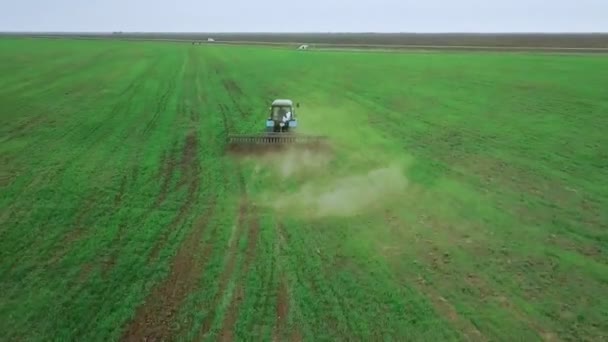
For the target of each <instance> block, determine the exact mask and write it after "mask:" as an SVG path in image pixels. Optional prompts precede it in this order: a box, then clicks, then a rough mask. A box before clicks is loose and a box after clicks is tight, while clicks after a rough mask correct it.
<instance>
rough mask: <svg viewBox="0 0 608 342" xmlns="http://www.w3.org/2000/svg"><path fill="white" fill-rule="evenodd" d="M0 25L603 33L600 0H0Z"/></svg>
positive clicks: (604, 2) (604, 7)
mask: <svg viewBox="0 0 608 342" xmlns="http://www.w3.org/2000/svg"><path fill="white" fill-rule="evenodd" d="M0 31H93V32H94V31H140V32H146V31H154V32H160V31H163V32H226V31H227V32H261V31H264V32H271V31H272V32H298V31H300V32H302V31H306V32H346V31H349V32H360V31H365V32H371V31H373V32H590V31H592V32H608V0H485V1H484V0H425V1H419V0H300V1H298V2H296V1H288V0H261V1H251V0H214V1H203V0H198V1H196V0H100V1H95V2H93V1H82V0H0Z"/></svg>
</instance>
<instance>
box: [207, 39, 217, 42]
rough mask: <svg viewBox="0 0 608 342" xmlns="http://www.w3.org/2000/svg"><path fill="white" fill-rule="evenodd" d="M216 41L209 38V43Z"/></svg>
mask: <svg viewBox="0 0 608 342" xmlns="http://www.w3.org/2000/svg"><path fill="white" fill-rule="evenodd" d="M214 41H215V39H213V38H207V42H209V43H212V42H214Z"/></svg>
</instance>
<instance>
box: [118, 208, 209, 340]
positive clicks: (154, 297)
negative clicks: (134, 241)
mask: <svg viewBox="0 0 608 342" xmlns="http://www.w3.org/2000/svg"><path fill="white" fill-rule="evenodd" d="M215 208H216V202H215V199H213V200H211V201H210V203H209V204H208V205H207V209H206V211H205V213H204V214H203V215H202V216H201V217H199V218H198V219H197V221H196V223H195V224H194V225H193V228H192V229H191V230H190V232H189V233H188V235H187V236H186V237H185V239H184V241H183V242H182V244H181V246H180V248H179V249H178V251H177V255H176V256H175V258H174V259H173V263H172V265H171V271H170V274H169V276H168V277H167V279H165V280H164V281H163V282H162V283H160V284H159V285H157V286H156V287H155V289H154V290H153V291H152V293H151V294H150V295H149V296H148V299H147V300H146V302H145V303H144V305H142V306H141V307H140V308H139V309H138V310H137V313H136V315H135V318H134V319H133V321H132V322H131V323H130V325H129V326H128V327H127V329H126V330H125V332H124V334H123V336H122V341H148V340H152V341H166V340H170V339H172V338H173V337H174V336H176V334H177V332H178V330H179V326H177V324H175V317H176V316H177V313H178V310H179V308H180V306H181V305H182V303H183V302H184V300H185V299H186V298H187V296H188V294H189V293H191V292H192V291H194V290H195V289H196V287H197V284H198V283H199V281H200V279H201V278H202V276H203V274H202V273H201V272H200V271H201V269H204V267H205V265H206V263H207V261H208V259H209V256H210V255H211V250H212V245H211V244H206V245H205V246H204V247H203V248H202V249H201V248H200V244H201V240H202V237H203V234H204V232H205V231H206V230H207V229H208V227H209V222H210V219H211V218H212V217H213V215H214V211H215Z"/></svg>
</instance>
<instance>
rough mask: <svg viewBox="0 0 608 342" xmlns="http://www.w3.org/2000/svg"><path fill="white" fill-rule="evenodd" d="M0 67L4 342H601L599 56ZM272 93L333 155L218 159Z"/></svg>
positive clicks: (31, 51) (312, 57)
mask: <svg viewBox="0 0 608 342" xmlns="http://www.w3.org/2000/svg"><path fill="white" fill-rule="evenodd" d="M0 61H2V63H0V114H1V115H0V120H1V126H0V127H1V128H0V130H1V136H0V139H1V141H2V143H1V145H0V160H1V162H2V164H1V165H2V166H1V169H0V186H1V187H2V195H1V196H0V275H1V278H0V318H1V319H0V331H2V333H3V339H4V340H28V341H48V340H80V341H92V340H103V341H107V340H124V341H141V340H142V339H143V338H148V340H155V341H159V340H193V341H198V340H242V339H253V340H314V341H320V340H347V339H350V340H365V341H368V340H380V339H393V340H427V341H436V340H473V341H489V340H526V341H530V340H551V341H552V340H587V341H597V340H602V339H605V338H607V335H608V323H607V322H608V302H606V299H605V298H606V293H608V255H607V253H608V235H607V228H608V212H607V211H606V210H605V208H607V207H608V180H607V178H606V176H607V173H608V154H607V153H608V151H607V150H606V146H607V145H608V138H606V135H605V133H606V128H608V116H607V115H606V113H608V92H607V91H606V87H607V86H608V83H607V81H606V80H608V59H607V58H606V56H605V55H572V56H558V55H548V54H544V55H540V54H537V55H535V54H506V53H505V54H497V53H492V54H489V53H488V54H484V53H472V52H467V53H453V52H452V53H410V54H408V53H403V54H383V53H370V52H366V53H355V52H321V51H306V52H301V51H295V50H287V49H271V48H263V47H242V46H209V45H204V46H201V45H196V46H195V45H190V44H181V43H170V42H126V41H110V40H107V41H85V40H67V39H65V40H44V39H38V40H28V39H8V38H5V39H2V40H0ZM274 98H292V99H294V100H296V101H298V102H300V104H301V107H300V108H299V112H298V114H299V118H300V121H301V129H302V130H303V131H304V132H307V133H314V134H325V135H329V136H330V137H331V145H332V148H331V149H330V150H309V151H286V152H284V153H282V154H257V155H249V156H234V155H230V154H228V153H226V151H225V137H226V134H228V133H248V132H256V131H258V130H260V128H261V127H262V126H263V120H264V119H265V115H266V113H265V111H266V109H267V107H268V104H269V102H270V101H271V100H272V99H274ZM602 208H604V209H602Z"/></svg>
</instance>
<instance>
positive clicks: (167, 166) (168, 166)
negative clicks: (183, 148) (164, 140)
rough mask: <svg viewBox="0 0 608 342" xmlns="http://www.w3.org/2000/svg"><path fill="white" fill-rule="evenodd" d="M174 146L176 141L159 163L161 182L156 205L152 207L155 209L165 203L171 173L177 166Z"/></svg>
mask: <svg viewBox="0 0 608 342" xmlns="http://www.w3.org/2000/svg"><path fill="white" fill-rule="evenodd" d="M176 145H177V141H175V142H174V143H173V146H171V149H170V150H169V151H168V152H165V153H164V155H163V158H162V161H161V163H160V165H161V170H160V172H159V174H160V175H159V178H160V180H161V186H160V192H159V193H158V197H157V199H156V203H155V205H154V206H155V207H157V208H158V206H160V205H161V204H162V203H163V202H164V201H165V199H166V198H167V195H168V193H169V186H170V184H171V178H172V177H173V172H174V170H175V167H176V165H177V156H176V155H175V152H176V150H177V147H176Z"/></svg>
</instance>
